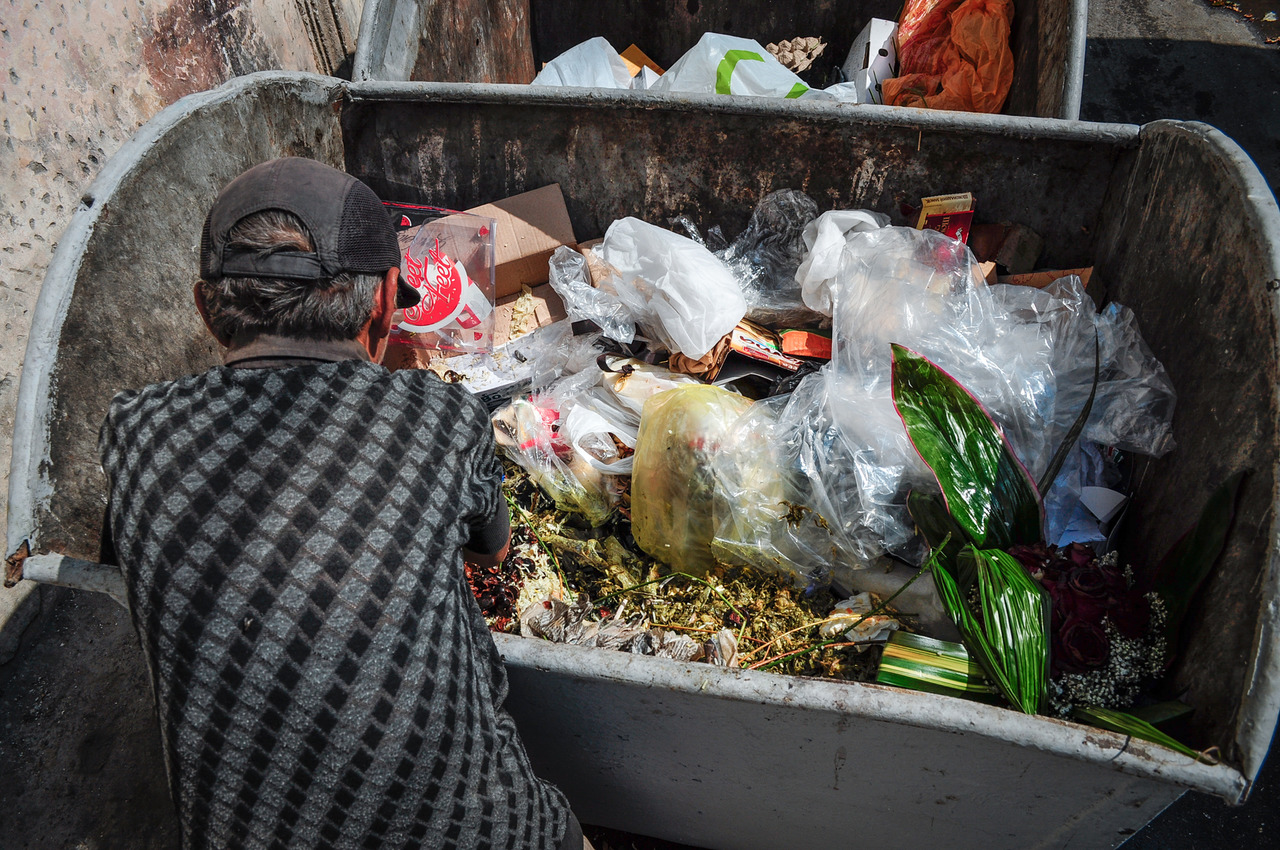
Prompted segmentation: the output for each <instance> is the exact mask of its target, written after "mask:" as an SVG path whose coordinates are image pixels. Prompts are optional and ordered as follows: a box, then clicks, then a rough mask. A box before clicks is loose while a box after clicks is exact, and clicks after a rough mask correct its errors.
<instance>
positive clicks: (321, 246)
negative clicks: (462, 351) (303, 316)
mask: <svg viewBox="0 0 1280 850" xmlns="http://www.w3.org/2000/svg"><path fill="white" fill-rule="evenodd" d="M264 210H285V211H287V212H291V213H293V214H294V215H296V216H297V217H298V218H299V219H301V220H302V223H303V224H305V225H306V226H307V230H309V231H310V232H311V241H312V244H313V245H314V246H315V250H314V251H294V250H277V251H256V250H251V249H247V248H244V247H243V246H239V245H235V244H232V243H231V242H230V240H229V239H228V235H229V234H230V232H231V229H232V228H233V227H235V226H236V225H237V224H239V223H240V221H241V219H243V218H244V217H245V216H247V215H252V214H253V213H256V212H262V211H264ZM399 265H400V245H399V243H398V242H397V241H396V234H395V229H394V228H393V227H392V225H391V219H390V217H389V216H388V215H387V212H386V209H385V208H384V207H383V206H382V202H381V201H380V200H378V196H377V195H375V194H374V192H373V190H372V189H370V188H369V187H368V186H366V185H365V184H364V183H361V182H360V181H359V180H357V179H356V178H354V177H352V176H351V175H350V174H346V173H345V172H342V171H339V170H338V169H336V168H330V167H329V166H327V165H325V164H323V163H320V162H316V161H315V160H313V159H303V158H300V157H285V158H283V159H273V160H271V161H270V162H264V163H262V164H261V165H255V166H254V167H253V168H250V169H249V170H248V171H246V172H245V173H243V174H241V175H240V176H239V177H237V178H236V179H235V180H232V181H231V182H230V183H228V184H227V185H226V186H225V187H224V188H223V190H222V191H221V192H219V193H218V198H217V200H215V201H214V202H213V206H212V207H211V208H210V210H209V215H208V216H207V217H206V218H205V222H204V233H203V234H202V236H201V238H200V276H201V277H202V278H204V279H205V280H209V281H213V280H217V279H218V278H221V277H261V278H283V279H285V280H311V281H317V282H318V281H322V280H330V279H332V278H333V277H334V276H335V275H338V274H341V273H343V272H348V273H352V274H385V273H386V272H387V270H388V269H390V268H392V267H393V266H394V267H399ZM420 299H421V296H420V295H419V294H418V292H417V290H415V289H414V288H413V287H412V286H410V285H409V283H408V282H407V281H405V280H404V278H400V283H399V287H398V289H397V291H396V306H397V307H401V308H405V307H412V306H414V305H415V304H417V303H418V301H419V300H420Z"/></svg>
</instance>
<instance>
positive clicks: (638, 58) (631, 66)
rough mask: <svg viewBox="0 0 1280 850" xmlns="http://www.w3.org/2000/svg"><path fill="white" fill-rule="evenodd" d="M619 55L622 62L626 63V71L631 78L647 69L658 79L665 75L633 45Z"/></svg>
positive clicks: (656, 64) (655, 63) (660, 67)
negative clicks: (629, 73)
mask: <svg viewBox="0 0 1280 850" xmlns="http://www.w3.org/2000/svg"><path fill="white" fill-rule="evenodd" d="M619 55H620V56H621V57H622V61H623V62H626V63H627V70H629V71H630V72H631V76H633V77H634V76H635V75H636V74H639V73H640V70H641V69H642V68H648V69H649V70H650V71H652V72H653V73H655V74H657V75H658V76H659V77H660V76H662V75H663V74H664V73H665V72H664V71H663V70H662V66H660V65H659V64H658V63H657V62H654V61H653V60H652V59H650V58H649V57H648V55H646V54H645V52H644V51H643V50H641V49H640V48H639V47H637V46H636V45H634V44H633V45H631V46H630V47H628V48H627V49H626V50H624V51H622V53H620V54H619Z"/></svg>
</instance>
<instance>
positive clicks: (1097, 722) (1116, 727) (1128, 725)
mask: <svg viewBox="0 0 1280 850" xmlns="http://www.w3.org/2000/svg"><path fill="white" fill-rule="evenodd" d="M1072 714H1073V715H1074V716H1075V718H1076V719H1077V720H1079V721H1080V722H1082V723H1089V724H1092V725H1094V726H1098V727H1100V728H1102V729H1110V730H1111V731H1112V732H1119V733H1121V734H1122V735H1130V736H1132V737H1134V738H1138V739H1140V740H1143V741H1150V742H1151V743H1153V744H1159V745H1160V746H1162V747H1168V748H1169V749H1171V750H1173V751H1175V752H1179V753H1182V754H1183V755H1184V756H1190V757H1191V758H1193V759H1195V760H1196V761H1200V762H1204V763H1205V764H1217V763H1218V760H1217V759H1216V758H1214V757H1213V756H1212V755H1210V754H1209V753H1207V752H1203V753H1202V752H1197V751H1196V750H1193V749H1191V748H1190V747H1188V746H1187V745H1186V744H1184V743H1182V742H1181V741H1178V740H1175V739H1174V738H1171V737H1169V736H1168V735H1166V734H1165V733H1163V732H1161V731H1160V730H1159V729H1157V728H1156V727H1154V726H1152V725H1151V724H1150V723H1148V722H1147V721H1145V720H1143V719H1142V718H1140V717H1134V716H1133V715H1132V714H1125V713H1124V712H1123V711H1114V710H1112V709H1109V708H1091V707H1082V708H1077V709H1076V710H1075V711H1074V712H1072Z"/></svg>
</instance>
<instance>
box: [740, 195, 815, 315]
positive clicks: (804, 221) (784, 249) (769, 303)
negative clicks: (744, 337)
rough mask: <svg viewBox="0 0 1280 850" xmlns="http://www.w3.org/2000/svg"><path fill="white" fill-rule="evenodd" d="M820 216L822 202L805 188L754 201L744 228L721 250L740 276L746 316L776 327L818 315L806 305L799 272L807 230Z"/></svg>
mask: <svg viewBox="0 0 1280 850" xmlns="http://www.w3.org/2000/svg"><path fill="white" fill-rule="evenodd" d="M817 217H818V205H817V204H816V203H815V202H814V200H813V198H810V197H809V196H808V195H806V194H805V193H804V192H801V191H798V190H796V189H780V190H779V191H777V192H772V193H770V194H768V195H766V196H765V197H764V198H762V199H761V200H760V203H759V204H757V205H756V208H755V210H754V211H752V213H751V220H750V221H749V222H747V228H746V230H744V231H742V233H741V234H739V236H738V238H737V239H735V240H733V244H732V245H730V246H729V247H728V249H726V250H725V251H724V252H723V253H722V254H720V258H721V259H722V260H724V261H725V263H726V264H727V265H728V266H729V268H730V269H732V270H733V273H734V274H735V275H736V276H737V278H738V283H739V285H740V286H741V288H742V292H743V295H744V296H745V298H746V301H747V318H748V319H751V320H752V321H755V322H760V323H761V324H765V325H772V326H775V327H776V326H786V325H798V324H802V323H804V322H806V321H809V320H812V319H813V318H814V316H813V315H812V311H810V310H808V308H806V307H805V305H804V300H803V299H802V297H801V294H800V286H799V284H797V283H796V270H797V269H799V267H800V262H801V260H803V259H804V254H805V248H806V246H805V242H804V231H805V228H806V227H807V226H808V225H809V223H810V222H812V221H813V220H814V219H816V218H817Z"/></svg>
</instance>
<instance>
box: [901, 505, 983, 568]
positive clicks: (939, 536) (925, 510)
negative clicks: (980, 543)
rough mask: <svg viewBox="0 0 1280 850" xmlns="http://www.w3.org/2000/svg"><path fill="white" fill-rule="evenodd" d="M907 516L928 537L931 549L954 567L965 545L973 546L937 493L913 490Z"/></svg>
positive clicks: (927, 540) (926, 538)
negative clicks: (908, 515)
mask: <svg viewBox="0 0 1280 850" xmlns="http://www.w3.org/2000/svg"><path fill="white" fill-rule="evenodd" d="M907 513H908V514H910V515H911V520H912V521H913V522H914V523H915V524H916V528H918V529H919V530H920V534H922V535H923V536H924V539H925V542H926V543H928V544H929V548H930V549H932V550H933V551H935V552H940V553H941V557H942V558H943V559H944V560H945V561H946V562H947V563H948V564H954V563H955V559H956V558H957V557H958V556H959V554H960V548H961V547H962V546H964V544H965V542H970V543H972V542H973V541H971V540H969V537H968V535H966V534H965V533H964V530H963V529H962V528H960V526H959V525H957V524H956V521H955V520H954V519H952V518H951V514H949V513H947V506H946V504H945V503H944V502H943V501H942V497H941V496H939V495H937V494H936V493H921V492H920V491H919V490H912V491H911V492H910V493H908V494H907Z"/></svg>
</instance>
